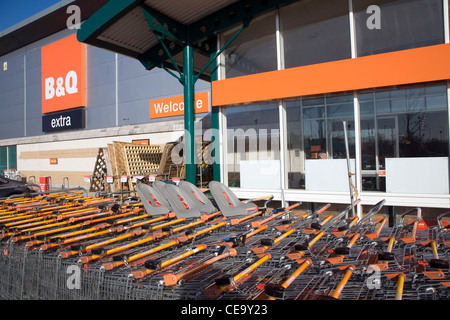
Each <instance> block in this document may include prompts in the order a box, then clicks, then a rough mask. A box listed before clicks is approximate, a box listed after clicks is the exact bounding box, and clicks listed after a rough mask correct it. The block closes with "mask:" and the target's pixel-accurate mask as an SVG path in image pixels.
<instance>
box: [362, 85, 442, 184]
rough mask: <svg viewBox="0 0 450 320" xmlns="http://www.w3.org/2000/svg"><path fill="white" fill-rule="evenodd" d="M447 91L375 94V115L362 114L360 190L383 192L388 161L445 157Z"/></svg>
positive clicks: (429, 88) (426, 88) (421, 88)
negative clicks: (384, 174)
mask: <svg viewBox="0 0 450 320" xmlns="http://www.w3.org/2000/svg"><path fill="white" fill-rule="evenodd" d="M446 91H447V89H446V86H445V84H442V83H430V84H426V85H414V86H402V87H398V88H394V89H393V88H391V89H383V90H375V91H374V92H375V94H373V95H372V97H373V100H372V101H371V103H373V105H374V109H375V113H374V115H364V116H363V115H361V139H362V146H361V147H362V162H363V167H362V170H363V190H378V191H385V190H386V189H385V178H384V177H383V175H382V174H381V172H382V171H383V170H385V169H386V159H387V158H399V157H447V156H448V149H449V147H448V144H449V140H448V132H449V130H448V112H447V108H448V107H447V95H446ZM362 96H363V98H364V99H366V100H367V99H368V97H369V95H368V94H367V93H363V94H362ZM358 98H359V95H358ZM361 114H363V113H362V112H361Z"/></svg>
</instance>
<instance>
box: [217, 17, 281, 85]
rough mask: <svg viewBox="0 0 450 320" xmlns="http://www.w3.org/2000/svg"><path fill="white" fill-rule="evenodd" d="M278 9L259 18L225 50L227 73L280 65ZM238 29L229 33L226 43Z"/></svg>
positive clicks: (254, 70) (252, 72) (230, 76)
mask: <svg viewBox="0 0 450 320" xmlns="http://www.w3.org/2000/svg"><path fill="white" fill-rule="evenodd" d="M275 17H276V13H275V12H273V13H271V14H269V15H266V16H264V17H262V18H255V19H254V20H253V21H252V22H251V23H250V25H249V26H248V27H247V28H246V29H245V30H243V31H242V32H241V34H239V36H238V37H237V38H236V39H234V41H233V42H232V43H231V44H230V46H229V47H228V48H227V49H226V50H225V54H224V56H225V73H226V74H225V77H226V78H233V77H239V76H244V75H249V74H255V73H261V72H266V71H273V70H276V69H277V46H276V27H275ZM235 32H236V30H233V31H230V32H228V33H226V34H225V37H224V43H226V42H227V41H228V40H229V39H230V38H232V37H233V35H234V34H235Z"/></svg>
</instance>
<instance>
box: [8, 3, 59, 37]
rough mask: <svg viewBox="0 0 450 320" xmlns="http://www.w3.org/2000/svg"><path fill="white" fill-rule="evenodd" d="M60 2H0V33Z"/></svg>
mask: <svg viewBox="0 0 450 320" xmlns="http://www.w3.org/2000/svg"><path fill="white" fill-rule="evenodd" d="M59 1H60V0H0V31H3V30H5V29H7V28H9V27H11V26H13V25H15V24H16V23H18V22H20V21H22V20H25V19H27V18H29V17H31V16H32V15H34V14H36V13H38V12H40V11H42V10H44V9H46V8H48V7H51V6H52V5H54V4H55V3H58V2H59Z"/></svg>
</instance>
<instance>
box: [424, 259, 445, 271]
mask: <svg viewBox="0 0 450 320" xmlns="http://www.w3.org/2000/svg"><path fill="white" fill-rule="evenodd" d="M429 263H430V267H432V268H438V269H448V268H449V264H448V261H445V260H442V259H431V260H430V261H429Z"/></svg>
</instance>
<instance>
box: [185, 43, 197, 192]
mask: <svg viewBox="0 0 450 320" xmlns="http://www.w3.org/2000/svg"><path fill="white" fill-rule="evenodd" d="M183 59H184V157H185V158H184V160H185V167H186V181H189V182H190V183H192V184H194V185H195V184H196V183H197V165H196V163H195V158H196V157H195V99H194V94H195V90H194V84H195V82H194V50H193V49H192V46H190V45H186V46H185V47H184V50H183Z"/></svg>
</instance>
